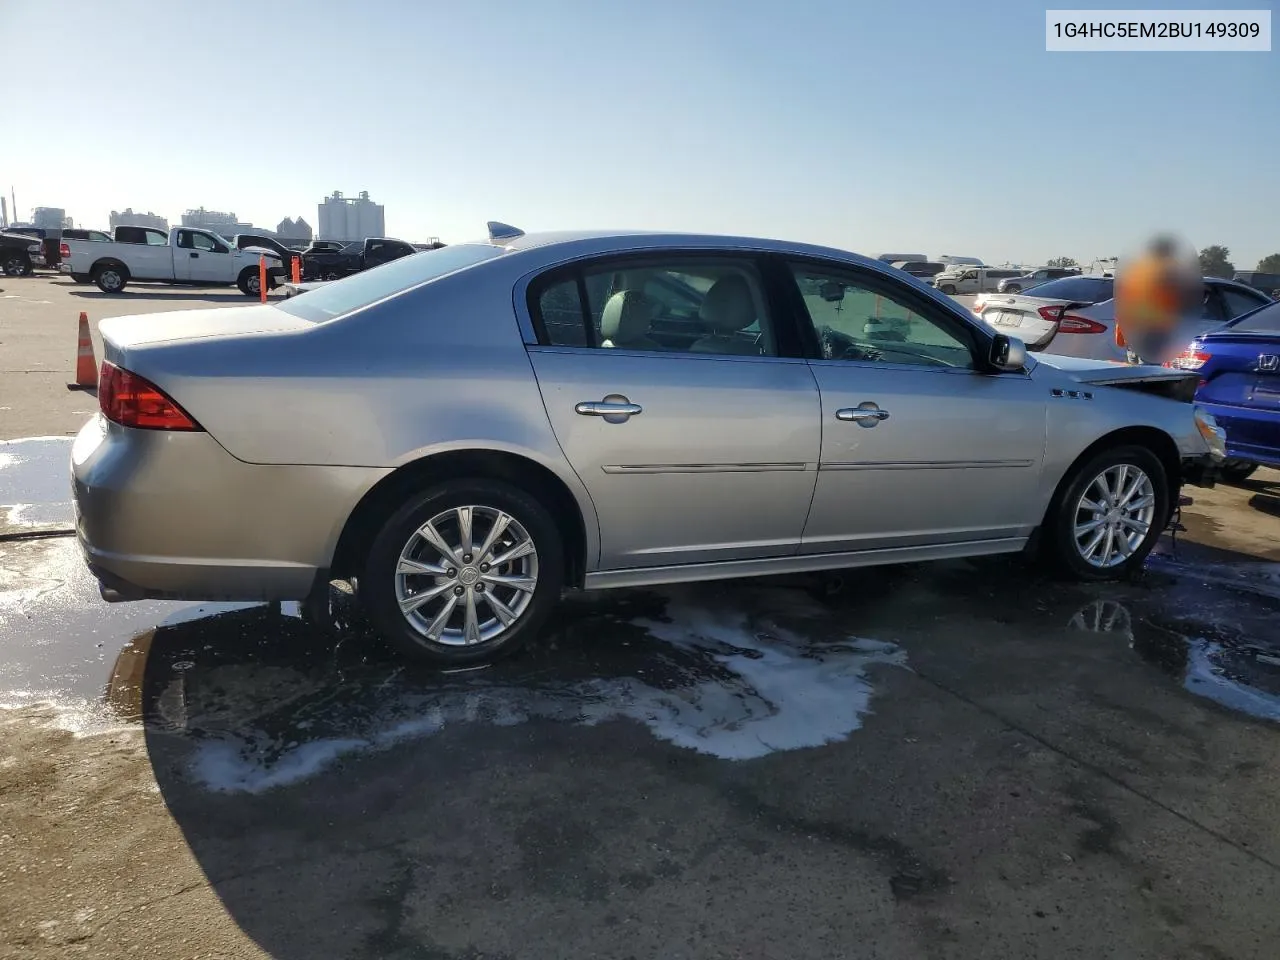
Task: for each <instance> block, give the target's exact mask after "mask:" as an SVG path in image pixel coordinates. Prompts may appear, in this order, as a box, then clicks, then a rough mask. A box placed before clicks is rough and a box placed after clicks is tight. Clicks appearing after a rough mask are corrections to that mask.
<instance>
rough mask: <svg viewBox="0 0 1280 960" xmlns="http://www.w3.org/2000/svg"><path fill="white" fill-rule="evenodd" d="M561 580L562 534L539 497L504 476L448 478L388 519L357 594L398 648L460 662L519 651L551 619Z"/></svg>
mask: <svg viewBox="0 0 1280 960" xmlns="http://www.w3.org/2000/svg"><path fill="white" fill-rule="evenodd" d="M563 583H564V547H563V540H562V538H561V536H560V531H559V529H558V528H557V526H556V523H555V521H554V520H553V519H552V517H551V514H550V513H548V512H547V510H546V508H545V507H543V506H542V504H540V503H539V502H538V501H537V500H535V499H534V498H532V497H531V496H529V495H528V494H526V493H524V492H523V491H521V490H519V489H517V488H515V487H513V486H510V485H508V484H505V483H501V482H499V481H495V480H485V479H475V480H451V481H447V482H445V483H441V484H438V485H436V486H434V487H431V488H430V489H428V490H426V491H424V492H423V493H421V494H418V495H417V496H415V497H413V498H412V499H410V500H409V501H408V502H407V503H405V504H404V506H402V507H401V508H400V509H399V510H397V511H396V512H395V513H394V514H393V515H392V516H391V517H390V518H389V519H388V520H387V521H386V523H384V524H383V526H382V529H381V530H380V531H379V533H378V535H377V536H376V537H375V539H374V541H373V546H372V547H371V548H370V551H369V556H368V559H367V561H366V564H365V570H364V574H363V576H361V577H360V594H361V595H362V597H363V599H364V602H365V604H366V606H367V608H368V611H369V615H370V618H371V619H372V620H373V623H374V625H375V626H376V627H377V629H378V631H379V632H380V633H381V634H382V635H383V636H384V637H385V638H386V639H387V640H388V641H389V642H390V643H391V644H393V645H394V646H395V647H396V648H397V649H398V650H399V651H400V652H401V653H403V654H405V655H406V656H409V657H412V658H414V659H417V660H424V661H428V662H431V663H437V664H453V665H457V664H467V663H478V662H482V661H490V660H494V659H497V658H498V657H502V656H506V655H507V654H510V653H512V652H514V651H515V650H517V649H519V647H521V646H522V645H523V644H524V643H525V642H526V641H527V640H528V639H529V638H530V637H532V636H534V635H535V634H536V633H537V632H538V630H539V629H540V628H541V626H542V625H543V623H545V622H546V619H547V617H548V616H549V615H550V613H551V611H552V609H553V608H554V607H555V605H556V603H557V602H558V601H559V599H560V591H561V587H562V586H563Z"/></svg>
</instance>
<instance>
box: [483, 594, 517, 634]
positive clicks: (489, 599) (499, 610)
mask: <svg viewBox="0 0 1280 960" xmlns="http://www.w3.org/2000/svg"><path fill="white" fill-rule="evenodd" d="M480 596H481V597H483V598H484V602H485V603H487V604H488V605H489V609H491V610H492V611H493V612H494V615H495V616H497V618H498V619H499V620H500V621H502V625H503V626H504V627H509V626H511V624H513V623H515V620H516V612H515V611H514V610H512V609H511V608H510V607H508V606H507V605H506V604H505V603H503V602H502V601H501V600H499V599H498V598H497V597H495V596H494V595H493V594H492V593H482V594H480Z"/></svg>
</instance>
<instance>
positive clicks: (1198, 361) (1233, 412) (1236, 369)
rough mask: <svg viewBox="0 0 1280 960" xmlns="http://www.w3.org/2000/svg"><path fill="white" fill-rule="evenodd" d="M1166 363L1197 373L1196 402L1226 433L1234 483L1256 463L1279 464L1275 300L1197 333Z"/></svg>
mask: <svg viewBox="0 0 1280 960" xmlns="http://www.w3.org/2000/svg"><path fill="white" fill-rule="evenodd" d="M1166 366H1169V367H1173V368H1175V369H1179V370H1192V371H1195V372H1196V374H1197V375H1198V376H1199V377H1200V388H1199V389H1198V390H1197V391H1196V402H1197V403H1199V404H1201V405H1202V406H1203V407H1204V408H1205V409H1206V410H1208V411H1210V412H1211V413H1212V414H1213V415H1214V417H1215V418H1216V419H1217V421H1218V424H1219V425H1220V426H1221V427H1222V429H1223V430H1224V431H1225V432H1226V435H1227V460H1226V462H1225V463H1224V464H1223V467H1222V474H1223V477H1224V478H1225V479H1227V480H1230V481H1231V482H1233V483H1239V482H1240V481H1242V480H1245V479H1247V478H1248V477H1249V476H1250V475H1251V474H1252V473H1253V472H1254V471H1255V470H1257V469H1258V466H1259V465H1260V464H1265V465H1267V466H1271V467H1280V303H1276V302H1272V303H1269V304H1266V305H1264V306H1262V307H1260V308H1258V309H1256V310H1253V311H1250V312H1249V313H1246V314H1244V315H1243V316H1240V317H1236V318H1235V319H1234V320H1231V321H1230V322H1228V323H1226V324H1225V325H1223V326H1221V327H1218V328H1217V329H1215V330H1212V331H1210V332H1208V333H1205V334H1202V335H1201V336H1200V337H1198V338H1196V339H1195V340H1193V341H1192V342H1191V345H1190V346H1189V347H1188V348H1187V349H1186V351H1185V352H1183V353H1182V354H1181V355H1180V356H1178V357H1175V358H1174V359H1173V360H1171V361H1169V363H1168V364H1166Z"/></svg>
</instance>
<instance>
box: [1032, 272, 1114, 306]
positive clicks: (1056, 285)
mask: <svg viewBox="0 0 1280 960" xmlns="http://www.w3.org/2000/svg"><path fill="white" fill-rule="evenodd" d="M1113 283H1114V281H1112V280H1102V279H1097V280H1095V279H1092V278H1090V277H1062V278H1061V279H1058V280H1050V281H1048V282H1047V283H1037V284H1036V285H1035V286H1034V287H1028V288H1027V290H1026V291H1025V292H1026V294H1027V296H1029V297H1046V298H1048V299H1050V300H1078V301H1081V302H1084V303H1101V302H1102V301H1103V300H1110V299H1111V288H1112V285H1113Z"/></svg>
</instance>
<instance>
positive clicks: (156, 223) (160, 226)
mask: <svg viewBox="0 0 1280 960" xmlns="http://www.w3.org/2000/svg"><path fill="white" fill-rule="evenodd" d="M109 220H110V224H111V229H112V230H114V229H115V228H116V227H151V228H152V229H155V230H163V231H164V232H165V233H168V232H169V221H168V219H166V218H165V217H162V216H160V215H159V214H158V213H152V212H151V211H150V210H148V211H147V212H146V213H134V212H133V207H125V208H124V210H112V211H111V216H110V218H109Z"/></svg>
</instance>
